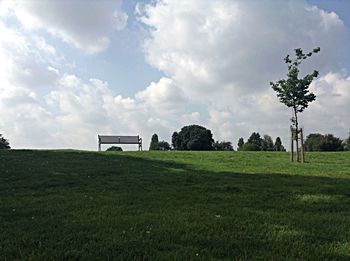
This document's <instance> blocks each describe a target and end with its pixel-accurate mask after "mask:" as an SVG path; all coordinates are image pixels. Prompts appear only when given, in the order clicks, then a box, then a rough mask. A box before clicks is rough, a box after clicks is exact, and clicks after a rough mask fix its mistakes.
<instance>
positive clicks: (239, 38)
mask: <svg viewBox="0 0 350 261" xmlns="http://www.w3.org/2000/svg"><path fill="white" fill-rule="evenodd" d="M349 40H350V0H289V1H288V0H283V1H282V0H262V1H261V0H259V1H258V0H256V1H253V0H249V1H246V0H244V1H243V0H149V1H147V0H143V1H141V0H129V1H126V0H124V1H122V0H99V1H97V0H71V1H68V0H64V1H58V0H1V1H0V59H1V61H2V63H1V64H0V82H1V84H0V133H1V134H3V135H4V137H5V138H7V139H9V141H10V145H11V147H12V148H15V149H20V148H36V149H46V148H72V149H84V150H96V149H97V134H105V135H106V134H111V135H113V134H115V135H140V136H141V137H142V138H143V142H144V148H146V149H147V148H148V145H149V142H150V138H151V136H152V134H153V133H157V134H158V136H159V138H160V140H166V141H168V142H171V135H172V133H173V132H174V131H179V130H180V129H181V127H183V126H185V125H190V124H199V125H202V126H205V127H207V128H209V129H210V130H212V132H213V135H214V139H215V140H219V141H223V140H225V141H231V142H232V143H233V145H234V146H236V144H237V141H238V139H239V138H240V137H243V138H244V139H245V140H246V139H247V138H248V137H249V136H250V134H251V133H252V132H259V133H260V134H261V135H264V134H269V135H271V136H272V138H273V139H275V138H276V137H277V136H279V137H281V138H282V141H283V143H284V144H285V145H286V146H287V147H288V141H289V126H290V117H291V110H290V108H287V107H286V106H284V105H283V104H281V103H280V102H279V100H278V98H277V97H276V94H275V93H274V92H273V90H272V89H271V86H270V85H269V83H270V82H271V81H276V80H278V79H282V78H285V76H286V72H287V68H286V66H285V64H284V63H283V58H284V57H285V56H286V54H291V55H292V54H293V50H294V49H295V48H302V49H303V50H305V51H309V50H312V49H313V48H314V47H318V46H319V47H320V48H321V51H320V53H318V54H316V55H314V56H312V57H311V58H310V59H308V60H306V61H305V62H304V63H303V64H302V67H301V73H302V74H306V73H309V72H312V71H313V70H314V69H317V70H319V72H320V75H319V77H318V78H317V79H316V80H315V81H314V82H313V83H312V84H311V86H310V90H311V91H312V92H313V93H315V94H316V96H317V98H316V101H315V102H313V103H311V104H310V106H309V107H308V108H307V109H306V110H305V112H303V113H302V115H301V118H300V123H301V125H302V126H303V127H304V132H305V134H309V133H323V134H326V133H332V134H335V135H336V136H338V137H340V138H342V139H343V138H346V137H347V136H348V133H349V130H350V110H349V104H350V50H349V49H350V45H349V42H350V41H349ZM106 148H107V147H106ZM124 149H137V148H136V147H135V146H126V147H124Z"/></svg>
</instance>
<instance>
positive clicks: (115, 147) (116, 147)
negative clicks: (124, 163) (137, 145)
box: [106, 146, 123, 151]
mask: <svg viewBox="0 0 350 261" xmlns="http://www.w3.org/2000/svg"><path fill="white" fill-rule="evenodd" d="M106 151H123V149H122V148H121V147H118V146H112V147H109V148H108V149H107V150H106Z"/></svg>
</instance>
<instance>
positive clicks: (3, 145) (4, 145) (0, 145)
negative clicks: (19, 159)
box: [0, 134, 11, 150]
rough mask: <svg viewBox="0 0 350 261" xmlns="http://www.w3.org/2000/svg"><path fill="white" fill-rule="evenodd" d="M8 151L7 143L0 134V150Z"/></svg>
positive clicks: (8, 144)
mask: <svg viewBox="0 0 350 261" xmlns="http://www.w3.org/2000/svg"><path fill="white" fill-rule="evenodd" d="M8 149H11V147H10V143H9V141H8V140H7V139H5V138H4V137H3V136H2V134H0V150H8Z"/></svg>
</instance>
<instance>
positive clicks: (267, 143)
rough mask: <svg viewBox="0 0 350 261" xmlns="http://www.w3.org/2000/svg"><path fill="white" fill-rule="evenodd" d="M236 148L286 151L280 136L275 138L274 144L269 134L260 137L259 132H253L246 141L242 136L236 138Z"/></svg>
mask: <svg viewBox="0 0 350 261" xmlns="http://www.w3.org/2000/svg"><path fill="white" fill-rule="evenodd" d="M238 150H243V151H286V150H285V148H284V147H283V145H282V141H281V138H280V137H277V138H276V141H275V144H274V143H273V140H272V138H271V136H270V135H267V134H266V135H264V136H263V138H261V136H260V134H259V132H253V133H252V134H251V135H250V137H249V139H248V140H247V142H246V143H244V140H243V138H240V139H239V140H238Z"/></svg>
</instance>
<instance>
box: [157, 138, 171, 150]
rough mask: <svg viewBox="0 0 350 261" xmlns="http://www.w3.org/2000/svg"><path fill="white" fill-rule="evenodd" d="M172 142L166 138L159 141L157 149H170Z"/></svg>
mask: <svg viewBox="0 0 350 261" xmlns="http://www.w3.org/2000/svg"><path fill="white" fill-rule="evenodd" d="M170 149H171V147H170V144H169V143H168V142H166V141H164V140H162V141H160V142H158V146H157V150H170Z"/></svg>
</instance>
